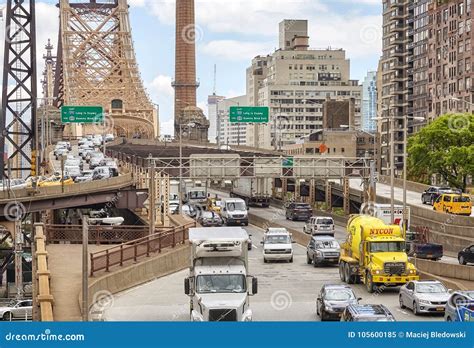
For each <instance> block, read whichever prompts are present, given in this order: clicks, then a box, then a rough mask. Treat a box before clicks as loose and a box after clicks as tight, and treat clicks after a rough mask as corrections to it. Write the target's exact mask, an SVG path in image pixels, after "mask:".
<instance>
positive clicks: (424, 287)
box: [416, 283, 447, 294]
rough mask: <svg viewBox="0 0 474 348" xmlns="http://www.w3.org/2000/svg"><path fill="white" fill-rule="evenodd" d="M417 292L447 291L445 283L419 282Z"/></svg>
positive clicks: (438, 292)
mask: <svg viewBox="0 0 474 348" xmlns="http://www.w3.org/2000/svg"><path fill="white" fill-rule="evenodd" d="M416 292H418V293H421V294H444V293H446V292H447V290H446V288H445V287H444V286H443V284H438V283H433V284H417V285H416Z"/></svg>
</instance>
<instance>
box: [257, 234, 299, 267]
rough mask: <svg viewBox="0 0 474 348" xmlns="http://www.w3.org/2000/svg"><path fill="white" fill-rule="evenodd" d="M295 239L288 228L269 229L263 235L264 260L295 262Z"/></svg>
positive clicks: (265, 261)
mask: <svg viewBox="0 0 474 348" xmlns="http://www.w3.org/2000/svg"><path fill="white" fill-rule="evenodd" d="M292 243H293V241H292V239H291V234H290V233H289V232H288V231H286V230H273V231H272V230H269V231H268V232H267V233H265V235H264V237H263V241H262V244H263V262H264V263H267V262H268V261H280V260H282V261H287V262H293V245H292Z"/></svg>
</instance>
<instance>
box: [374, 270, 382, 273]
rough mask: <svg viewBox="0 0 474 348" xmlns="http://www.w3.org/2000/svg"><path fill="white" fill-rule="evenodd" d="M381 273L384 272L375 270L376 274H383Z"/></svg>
mask: <svg viewBox="0 0 474 348" xmlns="http://www.w3.org/2000/svg"><path fill="white" fill-rule="evenodd" d="M381 273H382V272H381V271H380V270H379V269H376V270H375V271H374V274H381Z"/></svg>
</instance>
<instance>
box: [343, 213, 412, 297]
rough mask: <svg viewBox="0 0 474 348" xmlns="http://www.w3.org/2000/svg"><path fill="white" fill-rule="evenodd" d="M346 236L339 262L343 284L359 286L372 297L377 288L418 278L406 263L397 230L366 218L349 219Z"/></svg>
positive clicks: (357, 216) (400, 231)
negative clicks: (363, 286) (356, 284)
mask: <svg viewBox="0 0 474 348" xmlns="http://www.w3.org/2000/svg"><path fill="white" fill-rule="evenodd" d="M347 233H348V234H347V239H346V241H345V242H344V243H343V244H342V248H341V257H340V260H339V275H340V278H341V280H342V281H343V282H346V283H348V284H355V283H359V282H362V283H364V284H365V285H366V287H367V291H368V292H370V293H372V292H374V291H375V289H376V288H377V287H381V286H384V287H391V286H399V285H404V284H406V283H407V282H409V281H412V280H418V279H419V278H420V277H419V276H418V274H417V270H416V268H415V266H414V265H413V264H412V263H410V262H408V255H407V253H406V249H405V238H404V237H403V233H402V230H401V228H400V226H398V225H386V224H385V223H384V222H383V221H382V220H380V219H378V218H375V217H372V216H368V215H353V216H351V218H350V219H349V222H348V224H347Z"/></svg>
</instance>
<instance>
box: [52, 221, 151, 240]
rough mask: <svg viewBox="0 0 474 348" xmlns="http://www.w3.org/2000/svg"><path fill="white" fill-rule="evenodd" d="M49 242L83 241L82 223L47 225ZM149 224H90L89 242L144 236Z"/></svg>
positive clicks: (147, 231) (132, 238)
mask: <svg viewBox="0 0 474 348" xmlns="http://www.w3.org/2000/svg"><path fill="white" fill-rule="evenodd" d="M45 229H46V238H47V240H48V243H65V242H66V243H72V244H75V243H79V244H80V243H82V225H46V227H45ZM148 233H149V228H148V226H103V225H100V226H93V225H92V226H89V243H91V244H112V243H113V244H120V243H125V242H128V241H133V240H136V239H139V238H143V237H144V236H146V235H147V234H148Z"/></svg>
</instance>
